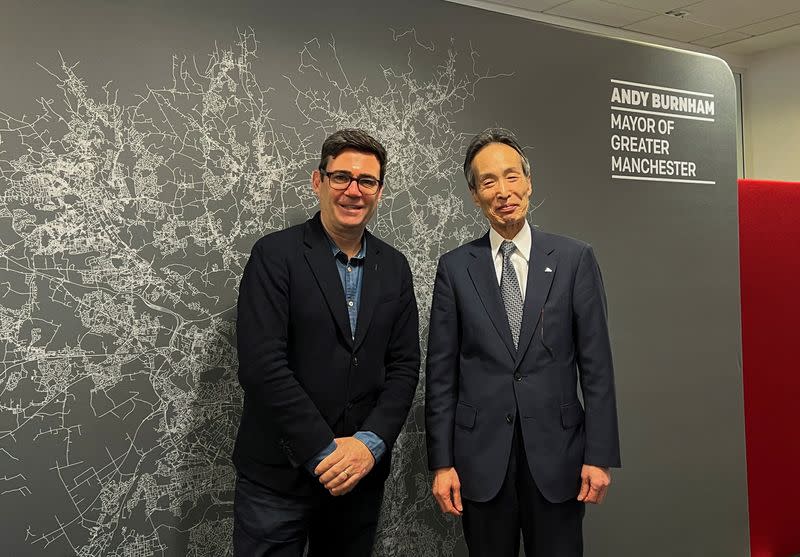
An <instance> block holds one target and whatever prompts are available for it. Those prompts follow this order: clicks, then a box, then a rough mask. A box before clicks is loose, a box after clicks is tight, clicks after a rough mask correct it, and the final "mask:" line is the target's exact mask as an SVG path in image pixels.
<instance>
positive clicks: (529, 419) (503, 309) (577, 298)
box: [425, 129, 620, 557]
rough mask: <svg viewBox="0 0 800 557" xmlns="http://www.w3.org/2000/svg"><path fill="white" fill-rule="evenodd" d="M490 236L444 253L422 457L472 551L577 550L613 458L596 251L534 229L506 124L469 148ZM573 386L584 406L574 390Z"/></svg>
mask: <svg viewBox="0 0 800 557" xmlns="http://www.w3.org/2000/svg"><path fill="white" fill-rule="evenodd" d="M464 173H465V175H466V178H467V184H468V185H469V188H470V193H471V194H472V199H473V200H474V202H475V204H476V205H477V206H478V207H480V208H481V210H482V211H483V213H484V215H485V216H486V219H487V220H488V221H489V225H490V230H489V232H488V234H486V235H484V236H483V237H481V238H479V239H477V240H474V241H472V242H470V243H468V244H465V245H463V246H461V247H459V248H457V249H455V250H453V251H451V252H449V253H447V254H445V255H443V256H442V257H441V259H440V260H439V266H438V269H437V273H436V282H435V286H434V294H433V305H432V307H431V320H430V331H429V337H428V355H427V371H426V387H427V392H426V408H425V414H426V425H427V445H428V465H429V467H430V469H431V470H433V471H434V480H433V494H434V497H435V498H436V501H437V502H438V504H439V506H440V508H441V510H442V511H443V512H446V513H450V514H453V515H456V516H462V525H463V528H464V537H465V539H466V542H467V546H468V547H469V552H470V556H471V557H482V556H491V557H504V556H508V557H512V556H513V557H516V556H517V555H518V553H519V535H520V530H521V531H522V537H523V540H524V545H525V552H526V555H527V556H528V557H531V556H537V557H572V556H580V555H582V553H583V537H582V520H583V515H584V504H585V503H600V502H602V500H603V497H604V496H605V493H606V489H607V488H608V486H609V484H610V483H611V476H610V474H609V468H610V467H618V466H620V456H619V440H618V433H617V412H616V401H615V395H614V377H613V367H612V362H611V348H610V342H609V336H608V328H607V316H606V299H605V293H604V290H603V283H602V278H601V276H600V269H599V267H598V265H597V262H596V261H595V257H594V253H593V252H592V248H591V247H590V246H589V245H587V244H585V243H583V242H579V241H577V240H573V239H570V238H566V237H563V236H556V235H554V234H548V233H545V232H542V231H540V230H538V229H532V228H531V227H530V225H529V224H528V222H527V220H526V215H527V212H528V204H529V200H530V196H531V193H532V186H531V177H530V164H529V162H528V160H527V159H526V158H525V155H524V153H523V152H522V148H521V147H520V145H519V144H518V142H517V141H516V139H515V138H514V137H513V135H511V134H510V133H509V132H507V131H505V130H498V129H495V130H486V131H485V132H483V133H481V134H479V135H478V136H476V137H475V138H474V139H473V140H472V142H471V144H470V145H469V147H468V149H467V155H466V160H465V161H464ZM578 385H580V389H581V393H582V397H583V405H582V404H581V402H580V400H579V398H578V392H577V388H578Z"/></svg>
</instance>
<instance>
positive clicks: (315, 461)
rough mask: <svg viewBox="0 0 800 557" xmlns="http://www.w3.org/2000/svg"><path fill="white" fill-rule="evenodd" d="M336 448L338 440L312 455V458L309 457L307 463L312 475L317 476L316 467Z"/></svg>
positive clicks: (306, 465)
mask: <svg viewBox="0 0 800 557" xmlns="http://www.w3.org/2000/svg"><path fill="white" fill-rule="evenodd" d="M335 450H336V441H331V444H330V445H328V446H327V447H325V448H324V449H322V450H321V451H320V452H318V453H317V454H316V455H315V456H312V457H311V458H310V459H308V461H307V462H306V464H305V467H306V470H308V471H309V473H310V474H311V475H312V476H316V474H315V473H314V468H316V467H317V466H319V463H320V462H322V461H323V460H325V457H326V456H328V455H329V454H331V453H332V452H333V451H335Z"/></svg>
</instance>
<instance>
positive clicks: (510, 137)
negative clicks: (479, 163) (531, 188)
mask: <svg viewBox="0 0 800 557" xmlns="http://www.w3.org/2000/svg"><path fill="white" fill-rule="evenodd" d="M490 143H502V144H503V145H508V146H509V147H511V148H512V149H514V150H515V151H516V152H517V153H519V158H520V160H521V162H522V172H523V174H525V176H526V177H527V178H530V177H531V163H530V162H529V161H528V157H526V156H525V153H523V152H522V146H521V145H520V144H519V141H517V138H516V137H514V134H513V133H511V132H510V131H508V130H507V129H505V128H487V129H485V130H483V131H482V132H481V133H479V134H478V135H476V136H475V137H473V138H472V141H470V142H469V147H467V156H466V157H465V158H464V177H465V178H466V179H467V185H468V186H469V189H471V190H474V189H475V174H474V173H473V172H472V159H474V158H475V155H477V154H478V151H480V150H481V149H483V148H484V147H486V146H487V145H489V144H490Z"/></svg>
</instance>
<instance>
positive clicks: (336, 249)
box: [325, 232, 367, 263]
mask: <svg viewBox="0 0 800 557" xmlns="http://www.w3.org/2000/svg"><path fill="white" fill-rule="evenodd" d="M325 237H326V238H327V239H328V243H329V244H330V245H331V253H333V256H334V257H335V258H336V259H339V260H340V261H342V263H347V254H346V253H344V252H343V251H342V250H340V249H339V246H337V245H336V242H334V241H333V240H331V237H330V236H328V233H327V232H326V233H325ZM339 254H341V256H340V255H339ZM366 255H367V235H366V234H364V235H363V236H361V249H360V250H358V253H357V254H356V255H355V256H354V257H353V258H352V259H356V260H358V261H361V260H363V259H364V257H366Z"/></svg>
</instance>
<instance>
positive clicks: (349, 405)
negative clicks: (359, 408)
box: [344, 402, 353, 410]
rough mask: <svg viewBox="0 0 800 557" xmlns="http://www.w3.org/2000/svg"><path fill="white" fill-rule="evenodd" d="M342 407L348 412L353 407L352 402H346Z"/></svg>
mask: <svg viewBox="0 0 800 557" xmlns="http://www.w3.org/2000/svg"><path fill="white" fill-rule="evenodd" d="M344 407H345V408H347V409H348V410H350V409H351V408H352V407H353V403H352V402H348V403H347V404H345V405H344Z"/></svg>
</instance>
